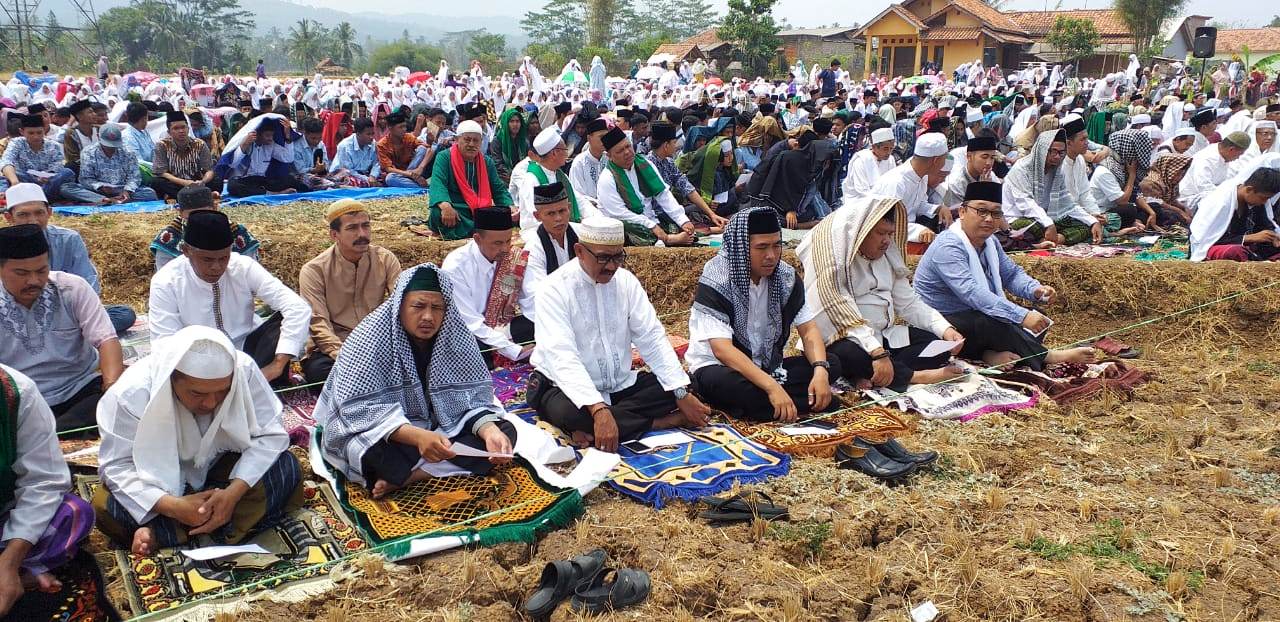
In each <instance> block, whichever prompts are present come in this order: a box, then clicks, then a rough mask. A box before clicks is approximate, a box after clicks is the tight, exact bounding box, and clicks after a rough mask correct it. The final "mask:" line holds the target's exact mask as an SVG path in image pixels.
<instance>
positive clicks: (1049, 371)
mask: <svg viewBox="0 0 1280 622" xmlns="http://www.w3.org/2000/svg"><path fill="white" fill-rule="evenodd" d="M994 377H995V378H996V379H997V380H1002V381H1008V382H1015V383H1021V384H1026V385H1031V386H1033V387H1035V388H1037V389H1039V390H1040V391H1041V392H1042V393H1044V394H1045V395H1047V396H1049V398H1050V399H1052V400H1053V401H1055V402H1057V403H1058V404H1060V405H1064V406H1065V405H1067V404H1070V403H1071V402H1075V401H1078V400H1082V399H1086V398H1089V397H1093V396H1095V395H1097V394H1099V393H1101V392H1103V391H1106V390H1111V391H1115V392H1116V393H1119V394H1120V395H1121V396H1123V397H1125V398H1128V397H1131V396H1132V395H1133V390H1134V389H1135V388H1137V387H1138V386H1139V385H1142V384H1146V382H1147V380H1149V379H1150V378H1151V375H1150V374H1148V373H1147V372H1144V371H1142V370H1140V369H1137V368H1135V367H1129V366H1128V365H1125V364H1124V363H1123V362H1121V361H1118V360H1107V361H1102V362H1101V363H1095V364H1087V365H1086V364H1083V363H1059V364H1055V365H1050V366H1048V367H1046V368H1045V370H1044V371H1043V372H1038V371H1031V370H1025V369H1019V370H1015V371H1008V372H1003V373H1001V374H999V375H996V376H994Z"/></svg>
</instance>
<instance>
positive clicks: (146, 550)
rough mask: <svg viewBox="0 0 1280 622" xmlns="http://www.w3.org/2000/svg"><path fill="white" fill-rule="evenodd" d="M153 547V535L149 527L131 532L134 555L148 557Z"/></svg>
mask: <svg viewBox="0 0 1280 622" xmlns="http://www.w3.org/2000/svg"><path fill="white" fill-rule="evenodd" d="M153 546H155V534H153V533H151V528H150V527H139V528H138V530H137V531H135V532H133V548H132V549H131V550H132V551H133V554H134V555H150V554H151V553H152V552H153V551H152V547H153Z"/></svg>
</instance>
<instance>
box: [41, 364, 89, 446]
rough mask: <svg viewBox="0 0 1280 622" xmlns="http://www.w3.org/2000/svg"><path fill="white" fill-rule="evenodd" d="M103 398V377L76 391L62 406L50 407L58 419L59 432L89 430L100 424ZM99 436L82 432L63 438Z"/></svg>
mask: <svg viewBox="0 0 1280 622" xmlns="http://www.w3.org/2000/svg"><path fill="white" fill-rule="evenodd" d="M101 398H102V376H98V377H96V378H94V379H93V380H90V381H89V383H88V384H86V385H84V386H83V387H81V388H80V390H79V391H76V394H75V395H72V396H71V397H69V398H67V400H66V401H65V402H62V403H61V404H53V405H50V406H49V410H52V411H53V416H54V417H55V418H56V419H57V429H58V431H59V432H65V431H67V430H75V429H77V428H87V427H89V426H92V425H97V423H98V400H99V399H101ZM92 436H97V434H96V433H94V432H91V431H89V432H87V433H86V432H81V433H79V434H74V435H71V436H66V437H62V438H88V437H92Z"/></svg>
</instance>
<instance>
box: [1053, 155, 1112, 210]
mask: <svg viewBox="0 0 1280 622" xmlns="http://www.w3.org/2000/svg"><path fill="white" fill-rule="evenodd" d="M1058 170H1059V171H1060V172H1061V173H1062V175H1064V176H1065V177H1063V179H1062V182H1063V185H1065V186H1066V187H1067V193H1068V194H1070V195H1071V199H1072V200H1073V201H1074V202H1075V204H1076V206H1077V208H1079V209H1083V210H1084V211H1085V212H1087V213H1088V214H1089V215H1090V216H1093V215H1096V214H1101V213H1103V212H1105V211H1107V207H1110V204H1107V205H1106V206H1104V205H1102V204H1101V202H1099V201H1098V199H1097V197H1096V195H1095V194H1094V193H1093V191H1092V189H1091V187H1090V184H1089V182H1090V180H1089V165H1088V164H1086V163H1085V161H1084V156H1076V157H1074V158H1063V160H1062V167H1061V168H1060V169H1058ZM1102 171H1107V173H1108V174H1110V173H1111V171H1110V170H1109V169H1107V168H1106V167H1105V166H1100V167H1098V170H1097V171H1095V172H1094V173H1093V174H1094V176H1095V177H1096V176H1097V175H1098V173H1101V172H1102ZM1114 178H1115V177H1114V176H1113V177H1112V179H1114ZM1117 198H1118V197H1117ZM1111 201H1112V202H1114V201H1115V198H1113V199H1111ZM1093 222H1097V220H1096V219H1094V220H1093ZM1090 224H1092V223H1090Z"/></svg>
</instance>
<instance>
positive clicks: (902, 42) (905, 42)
mask: <svg viewBox="0 0 1280 622" xmlns="http://www.w3.org/2000/svg"><path fill="white" fill-rule="evenodd" d="M864 37H865V39H866V44H865V47H864V50H865V53H864V59H865V61H864V62H865V64H864V65H863V67H865V69H864V71H865V72H867V73H879V72H880V69H879V67H880V60H881V55H882V54H884V48H892V51H891V52H890V55H889V66H890V67H891V68H892V67H893V66H895V63H894V59H895V58H903V57H902V56H901V55H903V54H915V53H916V50H917V45H918V43H919V37H918V33H917V32H916V29H915V26H912V25H911V24H909V23H907V21H906V20H904V19H902V18H901V17H898V16H897V15H895V14H893V13H889V14H888V15H885V16H884V17H882V18H881V19H880V21H878V22H876V23H874V24H871V25H870V26H868V27H867V29H866V31H865V34H864ZM872 37H878V38H879V40H880V41H879V42H880V48H879V49H877V50H874V51H873V50H872V49H871V38H872ZM828 60H829V59H828ZM896 64H897V65H898V66H903V65H902V61H899V62H898V63H896ZM919 68H920V63H919V61H918V59H917V60H913V61H912V62H911V71H912V72H913V73H912V74H909V75H914V72H915V71H917V70H918V69H919ZM850 73H853V71H852V70H850ZM890 73H891V74H892V69H891V70H890ZM854 75H856V74H854Z"/></svg>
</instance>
